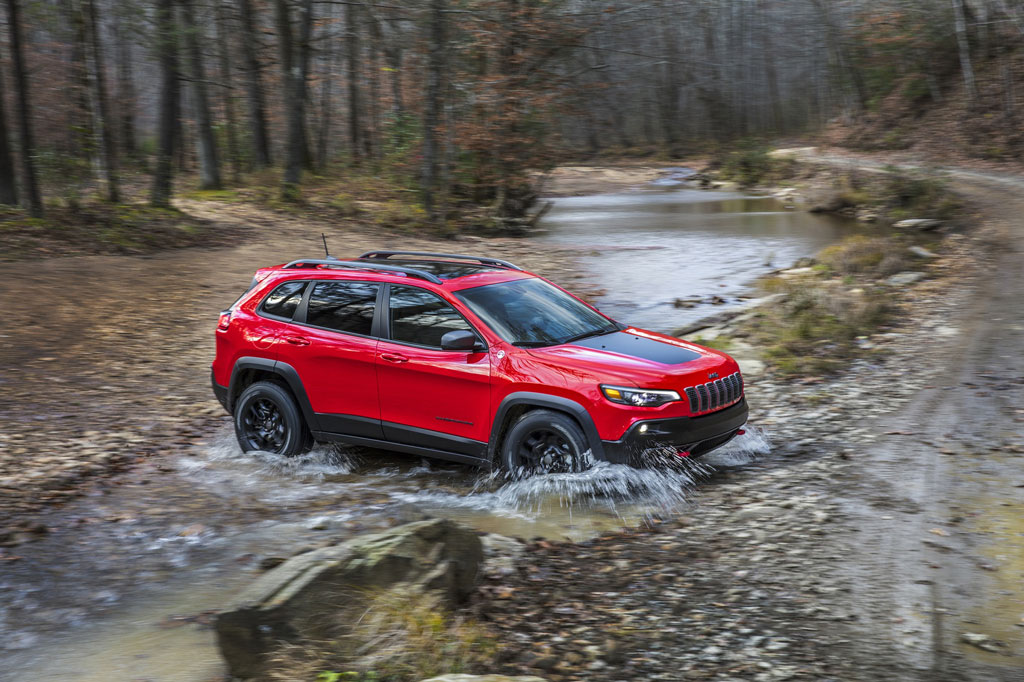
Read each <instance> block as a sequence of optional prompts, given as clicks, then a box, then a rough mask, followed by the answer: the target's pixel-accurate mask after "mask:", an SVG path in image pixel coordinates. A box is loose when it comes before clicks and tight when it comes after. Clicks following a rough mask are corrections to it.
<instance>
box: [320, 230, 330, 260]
mask: <svg viewBox="0 0 1024 682" xmlns="http://www.w3.org/2000/svg"><path fill="white" fill-rule="evenodd" d="M320 238H321V239H323V240H324V256H326V257H327V259H328V260H330V259H331V254H330V253H328V252H327V235H325V234H324V233H323V232H321V233H320Z"/></svg>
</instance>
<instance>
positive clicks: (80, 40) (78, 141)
mask: <svg viewBox="0 0 1024 682" xmlns="http://www.w3.org/2000/svg"><path fill="white" fill-rule="evenodd" d="M64 10H65V12H66V14H67V19H68V23H70V24H71V29H72V37H71V54H70V58H71V59H70V62H71V63H70V67H71V83H70V85H71V88H70V90H71V92H70V93H69V94H70V99H71V102H72V113H71V117H70V118H71V120H70V125H69V126H68V147H69V150H70V152H71V155H72V156H75V157H76V158H79V159H84V160H86V161H88V160H89V159H91V157H92V150H93V147H92V144H93V140H94V136H93V129H92V122H93V117H92V105H91V103H90V98H89V69H88V67H87V64H88V58H87V55H86V51H87V47H86V42H87V40H86V25H85V24H86V21H85V16H84V12H82V9H81V8H80V7H79V6H78V4H77V3H76V2H75V0H65V2H64Z"/></svg>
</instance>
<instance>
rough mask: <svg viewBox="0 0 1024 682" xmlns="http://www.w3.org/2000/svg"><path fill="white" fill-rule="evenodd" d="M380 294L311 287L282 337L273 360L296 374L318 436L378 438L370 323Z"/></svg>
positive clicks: (345, 284)
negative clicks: (336, 435)
mask: <svg viewBox="0 0 1024 682" xmlns="http://www.w3.org/2000/svg"><path fill="white" fill-rule="evenodd" d="M380 291H381V285H380V284H375V283H372V282H350V281H343V280H333V281H321V282H313V283H312V288H311V289H310V291H309V293H308V294H307V297H306V300H304V301H303V303H302V306H301V307H300V309H299V311H298V313H297V314H296V316H295V319H296V323H295V324H292V325H289V329H288V330H287V331H286V332H285V333H283V334H281V337H280V341H279V342H278V348H279V349H280V351H279V353H278V356H277V359H278V361H279V362H286V363H288V364H289V365H291V366H292V367H293V368H294V369H295V371H296V372H298V374H299V378H300V379H301V380H302V385H303V386H304V387H305V389H306V394H307V396H308V397H309V402H310V404H311V406H312V407H313V412H315V413H316V415H317V422H318V423H319V425H320V428H321V430H323V431H329V432H332V433H343V434H349V435H353V436H362V437H365V438H383V432H382V431H381V427H380V402H379V400H378V397H377V370H376V367H375V357H376V352H377V338H376V336H375V335H374V324H373V322H374V319H373V318H374V312H375V310H376V306H377V297H378V295H379V294H380Z"/></svg>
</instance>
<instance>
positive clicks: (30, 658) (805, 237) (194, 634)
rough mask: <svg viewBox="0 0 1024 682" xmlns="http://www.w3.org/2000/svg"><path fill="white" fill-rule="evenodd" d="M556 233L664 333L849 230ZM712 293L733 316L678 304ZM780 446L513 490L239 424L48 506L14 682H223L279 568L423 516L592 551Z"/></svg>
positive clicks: (631, 226) (763, 206)
mask: <svg viewBox="0 0 1024 682" xmlns="http://www.w3.org/2000/svg"><path fill="white" fill-rule="evenodd" d="M546 226H547V227H548V228H549V229H550V234H549V236H548V237H547V239H550V240H552V241H556V242H559V243H566V242H571V243H574V244H577V245H578V246H579V247H580V248H581V249H585V250H586V254H587V255H586V256H585V265H586V266H587V267H588V268H589V270H590V272H592V273H594V275H595V277H596V279H597V281H598V282H599V283H600V284H602V285H603V286H605V287H606V288H607V290H608V292H609V293H608V294H607V295H606V296H605V297H604V298H603V300H602V301H601V304H602V305H603V306H605V308H606V309H607V310H608V311H609V312H610V313H611V314H612V315H613V316H615V317H619V318H620V319H624V321H628V322H631V323H636V324H640V325H646V326H649V327H653V328H655V329H670V328H672V327H678V326H681V325H683V324H686V323H687V322H688V321H691V320H692V319H694V318H695V317H696V316H699V315H703V314H707V313H708V312H709V311H711V309H712V308H714V310H715V311H717V310H718V309H720V308H721V307H722V305H724V306H730V305H735V304H736V301H737V300H738V299H739V297H740V296H743V295H744V293H743V292H745V291H746V286H747V285H748V284H749V282H750V280H752V279H753V278H754V277H756V276H757V275H758V274H760V273H761V272H763V271H765V270H766V269H768V266H767V265H765V262H766V261H767V260H768V254H774V256H773V260H774V262H775V263H776V264H787V263H788V262H789V261H792V260H793V259H795V258H798V257H800V256H804V255H809V254H811V253H813V252H814V251H815V250H816V249H818V248H819V247H821V246H823V245H825V244H827V243H829V242H830V241H832V240H834V239H836V238H837V237H838V236H840V234H841V233H842V231H843V229H842V227H841V226H839V225H837V224H834V223H832V222H829V221H821V220H818V219H813V218H809V217H808V216H803V215H799V214H795V213H791V212H787V211H786V210H785V209H784V208H782V207H781V206H780V205H778V204H777V203H775V202H774V200H770V199H763V198H755V197H746V196H743V195H739V194H723V193H710V192H700V191H696V190H690V189H685V188H684V189H675V190H664V189H657V190H648V191H642V192H635V193H631V194H616V195H606V196H597V197H579V198H573V199H560V200H558V201H557V204H556V206H555V209H554V211H552V213H551V215H550V218H549V219H548V220H547V221H546ZM815 230H818V231H819V232H816V231H815ZM623 243H626V244H629V246H628V247H622V246H621V244H623ZM652 282H654V283H655V289H656V291H652V290H651V288H652ZM711 295H717V296H719V297H723V298H726V299H727V303H725V304H721V305H719V306H712V305H711V304H705V303H698V304H696V307H695V308H689V309H680V308H676V307H675V306H674V305H673V304H672V301H673V299H674V298H675V297H693V296H708V297H709V296H711ZM768 451H769V442H768V439H767V437H766V434H764V433H763V432H761V431H760V430H759V429H758V428H757V427H756V425H755V426H752V427H750V428H749V429H748V431H747V433H746V434H745V435H744V436H742V437H740V438H737V439H736V440H735V441H733V443H730V444H729V445H728V446H727V447H726V448H723V449H722V450H720V451H717V452H715V453H712V455H709V456H708V457H706V458H703V459H702V460H701V461H700V463H699V464H693V463H687V464H683V465H680V466H675V467H665V468H655V469H643V470H640V469H632V468H629V467H623V466H613V465H608V464H604V463H599V464H598V465H597V466H595V467H594V468H592V469H591V470H589V471H586V472H582V473H576V474H558V475H550V476H538V477H534V478H530V479H525V480H514V479H508V478H506V477H503V476H501V475H498V474H487V473H482V472H480V471H477V470H474V469H470V468H468V467H464V466H459V465H454V464H447V463H441V462H427V461H421V460H419V459H416V458H411V457H406V456H402V455H397V454H389V453H385V452H381V451H376V450H346V449H341V448H333V447H331V448H326V447H324V448H318V449H316V450H314V451H313V452H311V453H309V454H308V455H306V456H304V457H300V458H296V459H284V458H281V457H276V456H273V455H263V454H257V455H246V454H242V453H241V452H240V451H239V450H238V447H237V445H236V444H235V442H234V439H233V436H232V434H231V432H230V426H229V425H228V424H227V423H225V426H224V427H223V429H222V431H221V432H220V433H219V434H217V435H216V437H214V438H212V439H211V440H210V441H209V442H208V443H205V444H202V445H199V446H195V447H192V448H190V449H187V450H184V451H182V452H180V453H179V454H178V455H176V456H175V457H169V458H164V459H162V460H161V461H160V462H150V463H147V464H145V465H144V466H142V467H141V468H139V469H137V470H136V471H133V472H132V473H130V474H128V475H126V476H124V477H123V478H121V479H118V480H117V481H116V483H115V484H114V485H111V486H107V487H102V488H97V489H96V490H95V491H94V492H93V493H92V494H90V495H89V496H88V497H86V498H84V499H82V500H80V501H78V502H75V503H73V504H71V505H69V506H68V507H67V508H65V509H61V510H54V511H52V512H50V517H49V518H46V519H44V522H45V523H46V524H47V526H48V527H49V529H50V532H49V534H48V535H47V536H45V537H44V538H42V539H41V540H39V541H37V542H33V543H29V544H26V545H23V546H21V547H18V548H17V554H18V555H19V556H20V559H19V560H18V561H13V562H7V563H6V565H4V566H2V569H3V570H2V572H0V679H12V680H37V679H40V680H41V679H58V678H63V677H70V676H73V677H74V679H76V680H79V681H80V682H83V681H89V680H97V681H99V680H103V681H107V680H112V679H116V680H132V679H139V680H142V679H144V680H152V681H157V680H159V681H166V680H192V681H194V680H209V679H220V677H219V676H220V675H221V674H222V669H221V665H220V661H219V657H218V654H217V651H216V647H215V642H214V638H213V633H212V630H211V629H210V627H209V622H210V615H211V614H212V613H214V612H216V611H217V610H219V609H221V608H223V607H224V606H225V605H226V604H227V603H228V602H229V601H230V599H231V597H232V595H234V594H235V593H237V591H238V590H239V589H241V588H242V587H244V586H245V585H246V584H248V583H249V582H250V581H251V580H252V579H253V578H254V577H255V576H256V575H259V573H260V572H261V563H263V562H266V561H270V560H272V559H277V558H284V557H288V556H290V555H292V554H294V553H295V552H297V551H299V550H301V549H303V548H308V547H316V546H319V545H322V544H325V543H327V542H335V541H339V540H343V539H346V538H348V537H351V536H353V535H356V534H358V533H362V532H369V531H374V530H380V529H384V528H387V527H390V526H393V525H395V524H398V523H402V522H405V521H408V520H415V519H418V518H422V516H423V514H429V515H435V516H445V517H449V518H453V519H457V520H459V521H462V522H464V523H466V524H468V525H471V526H473V527H475V528H477V529H479V530H481V531H485V532H496V533H499V534H502V535H508V536H513V537H518V538H522V539H527V540H529V539H534V538H549V539H572V540H580V539H584V538H587V537H593V536H595V535H598V534H600V533H604V532H607V531H612V530H618V529H620V528H623V527H633V526H636V525H637V524H639V523H642V522H643V520H644V519H647V518H657V517H662V518H663V517H666V516H669V515H673V514H679V513H685V511H686V509H687V506H688V505H691V504H694V503H695V501H697V500H698V499H699V495H698V494H697V493H698V492H699V486H700V485H701V484H702V482H706V481H708V480H713V476H714V472H715V471H716V470H718V469H721V468H728V467H735V466H743V465H745V464H748V463H750V462H751V461H753V460H754V459H756V458H758V457H760V456H762V455H764V454H766V453H768ZM55 558H59V561H56V560H55Z"/></svg>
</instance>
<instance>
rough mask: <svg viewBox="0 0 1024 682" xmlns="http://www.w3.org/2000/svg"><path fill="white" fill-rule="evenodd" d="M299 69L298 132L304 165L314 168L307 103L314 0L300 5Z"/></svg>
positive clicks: (306, 167) (305, 0)
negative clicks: (308, 128) (307, 130)
mask: <svg viewBox="0 0 1024 682" xmlns="http://www.w3.org/2000/svg"><path fill="white" fill-rule="evenodd" d="M299 11H300V12H302V16H301V17H300V23H299V45H298V47H299V54H298V56H299V71H298V73H296V74H295V79H296V81H295V93H296V97H297V98H298V106H300V107H301V108H300V109H299V110H298V111H297V115H298V133H299V135H300V136H301V138H302V139H301V150H302V167H303V168H305V169H306V170H313V154H312V152H311V151H310V148H309V135H308V134H307V132H306V103H307V102H309V61H310V59H311V57H312V54H313V0H304V2H303V3H302V6H301V7H300V10H299Z"/></svg>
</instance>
